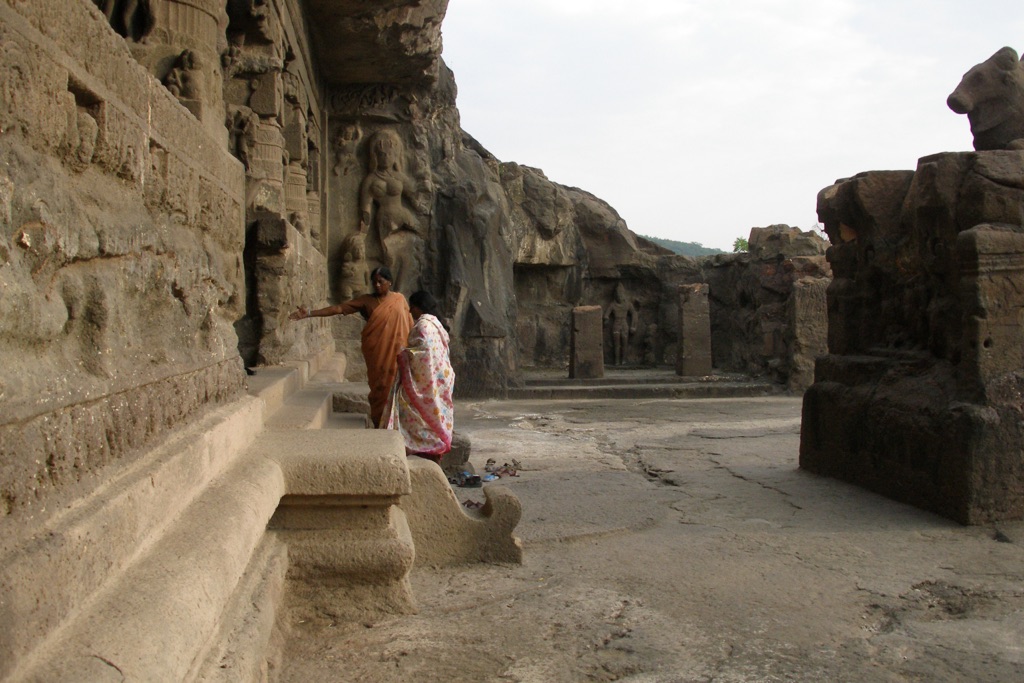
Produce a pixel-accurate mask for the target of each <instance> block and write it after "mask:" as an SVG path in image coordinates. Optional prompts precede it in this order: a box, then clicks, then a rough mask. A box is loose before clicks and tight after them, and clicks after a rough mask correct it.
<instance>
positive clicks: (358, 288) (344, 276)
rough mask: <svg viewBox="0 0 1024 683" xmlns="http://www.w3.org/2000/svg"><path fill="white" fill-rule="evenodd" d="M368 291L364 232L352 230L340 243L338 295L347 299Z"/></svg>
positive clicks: (368, 282) (368, 279) (368, 273)
mask: <svg viewBox="0 0 1024 683" xmlns="http://www.w3.org/2000/svg"><path fill="white" fill-rule="evenodd" d="M369 291H370V269H369V267H368V266H367V265H366V233H365V232H354V233H352V234H351V235H349V236H348V237H346V238H345V239H344V241H342V243H341V286H340V287H339V291H338V295H339V297H340V298H341V300H342V301H348V300H349V299H354V298H355V297H357V296H359V295H361V294H365V293H367V292H369Z"/></svg>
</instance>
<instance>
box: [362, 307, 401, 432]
mask: <svg viewBox="0 0 1024 683" xmlns="http://www.w3.org/2000/svg"><path fill="white" fill-rule="evenodd" d="M411 328H412V315H410V314H409V302H407V301H406V300H405V297H404V296H402V295H401V294H400V293H399V292H388V294H387V296H385V297H384V298H382V299H380V303H378V304H377V307H376V308H374V309H373V312H372V313H371V314H370V318H369V319H368V320H367V321H366V325H364V326H363V335H362V349H363V358H364V359H365V360H366V379H367V381H368V382H369V384H370V417H371V418H372V419H373V425H374V426H375V427H379V426H380V418H381V415H382V414H383V413H384V408H385V406H386V405H387V401H388V393H389V392H390V391H391V385H392V384H394V382H395V373H396V372H397V371H398V354H399V352H401V350H402V348H403V347H405V341H406V339H408V338H409V330H410V329H411Z"/></svg>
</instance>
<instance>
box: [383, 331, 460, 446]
mask: <svg viewBox="0 0 1024 683" xmlns="http://www.w3.org/2000/svg"><path fill="white" fill-rule="evenodd" d="M448 342H449V339H448V333H447V332H446V331H445V329H444V327H442V326H441V322H440V321H439V320H438V319H437V318H435V317H434V316H432V315H428V314H426V313H424V314H422V315H420V317H419V318H418V319H417V320H416V324H415V325H414V326H413V328H412V331H411V332H409V345H408V346H407V347H406V348H404V349H402V351H401V352H400V353H399V354H398V375H397V376H396V378H395V384H394V386H393V388H392V390H391V397H390V400H389V402H388V409H387V410H386V411H385V414H384V418H383V424H384V425H385V426H386V428H387V429H397V430H398V431H400V432H401V434H402V438H403V439H404V440H405V450H406V451H407V452H408V453H418V454H424V455H443V454H444V453H447V452H448V451H450V450H451V447H452V428H453V425H454V413H455V410H454V405H453V403H452V389H453V388H454V386H455V371H454V370H452V365H451V361H450V360H449V358H448Z"/></svg>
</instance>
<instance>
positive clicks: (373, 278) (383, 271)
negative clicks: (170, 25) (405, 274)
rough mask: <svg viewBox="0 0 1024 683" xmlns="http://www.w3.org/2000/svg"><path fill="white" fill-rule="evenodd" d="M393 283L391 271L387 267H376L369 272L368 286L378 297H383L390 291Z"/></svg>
mask: <svg viewBox="0 0 1024 683" xmlns="http://www.w3.org/2000/svg"><path fill="white" fill-rule="evenodd" d="M394 281H395V278H394V276H392V275H391V270H390V269H389V268H388V267H387V266H377V267H376V268H374V269H373V270H372V271H370V284H371V285H373V291H374V292H376V293H377V295H378V296H383V295H384V294H387V293H388V292H390V291H391V283H392V282H394Z"/></svg>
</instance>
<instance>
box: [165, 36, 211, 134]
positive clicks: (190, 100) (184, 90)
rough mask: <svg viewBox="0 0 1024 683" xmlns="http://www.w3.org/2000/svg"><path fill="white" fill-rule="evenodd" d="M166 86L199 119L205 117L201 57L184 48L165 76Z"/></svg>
mask: <svg viewBox="0 0 1024 683" xmlns="http://www.w3.org/2000/svg"><path fill="white" fill-rule="evenodd" d="M164 87H166V88H167V89H168V90H169V91H170V93H171V94H172V95H174V96H175V97H177V98H178V101H179V102H181V103H182V105H184V107H185V108H186V109H188V110H189V111H190V112H192V115H193V116H195V117H196V118H197V119H199V120H202V119H203V90H204V87H203V71H202V65H201V63H200V61H199V57H198V56H197V55H196V53H195V52H193V51H192V50H183V51H182V53H181V54H180V55H179V56H178V60H177V61H176V62H175V65H174V67H173V68H172V69H171V70H170V71H168V72H167V76H165V77H164Z"/></svg>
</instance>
